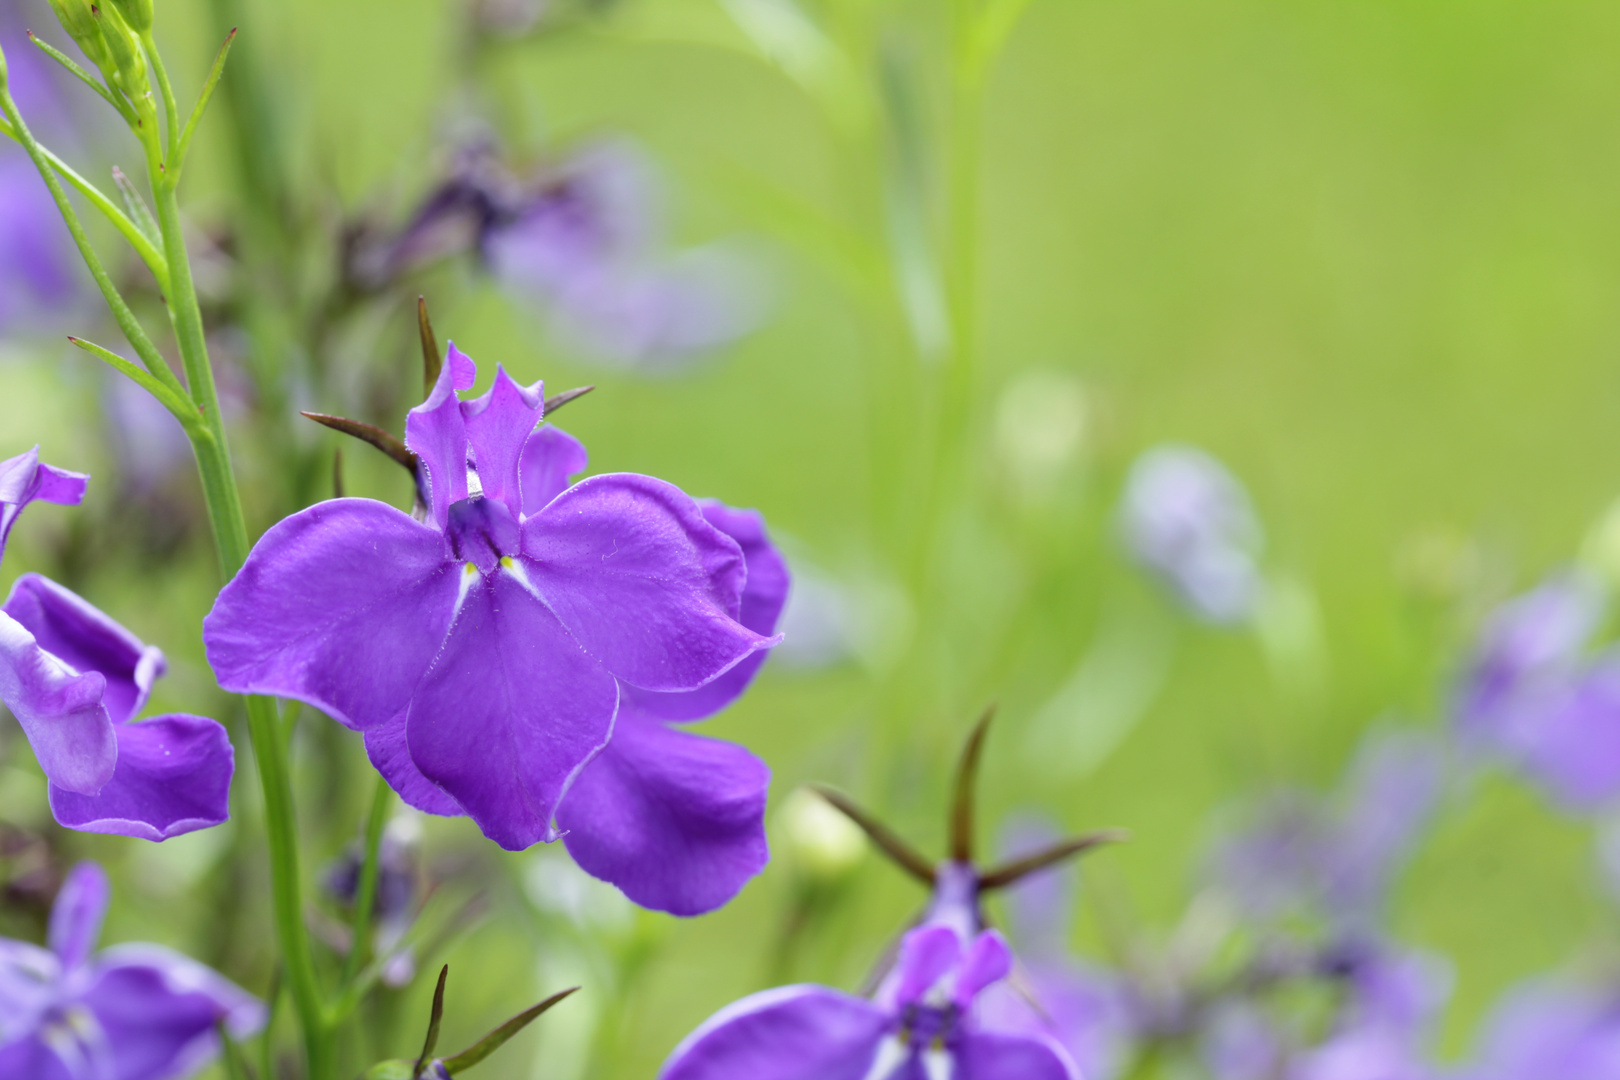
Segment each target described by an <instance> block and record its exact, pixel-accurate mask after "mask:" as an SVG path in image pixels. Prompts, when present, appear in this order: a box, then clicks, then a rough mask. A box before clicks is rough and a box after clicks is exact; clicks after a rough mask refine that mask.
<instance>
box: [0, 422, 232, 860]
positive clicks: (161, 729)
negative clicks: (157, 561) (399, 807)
mask: <svg viewBox="0 0 1620 1080" xmlns="http://www.w3.org/2000/svg"><path fill="white" fill-rule="evenodd" d="M86 479H87V478H86V477H84V476H82V475H80V474H78V473H69V472H66V471H64V470H61V469H56V468H53V467H52V466H49V465H41V464H39V459H38V453H37V449H36V450H30V451H29V452H28V453H26V454H23V455H20V456H19V457H16V458H12V459H11V460H10V461H8V462H5V463H0V544H3V541H4V533H5V530H6V529H7V528H9V527H10V524H11V522H12V521H13V520H15V518H16V514H17V513H18V512H19V511H20V510H21V508H22V507H23V506H25V505H27V503H28V502H29V501H31V500H33V499H47V500H51V501H55V502H64V503H70V504H71V503H77V502H78V501H79V500H80V499H81V498H82V497H83V495H84V486H85V481H86ZM164 666H165V665H164V660H163V653H162V652H161V651H159V650H158V649H157V648H155V647H153V646H149V645H145V644H143V643H142V642H141V641H140V640H139V639H138V638H136V637H135V635H133V634H131V633H130V632H129V631H128V630H126V629H124V628H123V627H122V626H120V625H118V623H116V622H114V621H113V620H112V619H111V618H109V617H108V616H106V615H105V614H103V613H102V612H101V611H99V610H97V609H96V608H95V607H93V606H91V605H90V604H89V603H88V602H87V601H85V600H84V599H82V598H80V597H79V596H77V595H75V594H74V593H72V592H70V591H69V590H67V589H64V588H63V587H62V586H60V585H58V584H56V583H55V582H53V581H50V580H49V579H47V578H43V577H40V576H39V575H38V574H24V575H23V576H22V577H20V578H18V579H17V581H16V583H15V584H14V585H13V586H12V589H11V595H10V596H8V597H7V598H6V602H5V603H4V604H3V605H0V701H4V702H5V704H6V706H7V707H8V708H9V709H10V710H11V713H12V715H13V716H15V717H16V718H17V722H18V723H19V724H20V725H22V729H23V733H24V734H25V735H27V737H28V742H29V745H30V746H32V747H33V749H34V755H35V756H36V757H37V758H38V759H39V765H40V768H41V769H42V770H44V772H45V776H46V778H47V779H49V781H50V803H51V812H52V814H54V815H55V817H56V820H57V821H58V822H60V823H61V824H63V825H66V826H67V827H68V828H72V829H78V830H80V831H83V832H100V833H114V834H117V835H120V836H138V837H142V838H144V839H147V840H165V839H167V838H169V837H171V836H179V835H180V834H182V833H188V832H192V831H194V830H197V829H204V828H208V827H209V826H211V825H218V824H219V823H220V822H222V821H225V820H226V819H227V818H229V816H230V812H229V806H228V803H229V796H230V786H231V774H232V772H233V771H234V768H235V759H234V755H233V753H232V750H231V744H230V739H229V738H228V737H227V736H226V734H225V729H224V728H223V727H221V726H220V725H219V724H218V723H216V722H215V721H213V720H209V719H207V718H205V717H201V716H187V715H183V714H170V715H166V716H158V717H154V718H152V719H150V720H146V721H142V722H140V723H134V722H132V721H133V719H134V717H135V714H136V713H138V712H140V710H141V707H142V706H144V705H145V704H146V699H147V695H148V694H149V693H150V692H151V689H152V683H153V681H155V680H156V679H157V678H158V676H160V675H162V674H163V671H164Z"/></svg>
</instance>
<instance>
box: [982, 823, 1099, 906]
mask: <svg viewBox="0 0 1620 1080" xmlns="http://www.w3.org/2000/svg"><path fill="white" fill-rule="evenodd" d="M1128 839H1130V833H1128V832H1126V831H1125V830H1124V829H1104V830H1103V831H1101V832H1094V833H1087V834H1086V835H1085V836H1075V837H1071V838H1069V839H1068V840H1061V841H1059V842H1058V843H1056V844H1053V845H1052V846H1051V847H1049V848H1047V849H1046V850H1045V851H1038V852H1036V853H1035V854H1033V855H1028V856H1025V857H1024V858H1022V859H1015V860H1013V861H1012V862H1007V863H1002V864H1001V865H1000V866H995V867H991V868H990V869H989V870H986V871H985V872H984V873H983V874H981V875H980V877H979V891H980V892H981V893H986V892H990V891H992V890H994V889H1004V888H1006V887H1007V886H1008V885H1015V884H1017V883H1018V882H1020V881H1022V880H1023V879H1024V878H1026V877H1028V876H1029V875H1031V874H1034V873H1038V872H1039V871H1042V870H1045V869H1047V868H1048V867H1052V866H1056V865H1057V864H1059V863H1061V862H1065V861H1067V860H1069V859H1072V858H1074V857H1075V856H1077V855H1083V854H1084V853H1086V852H1088V851H1090V850H1091V849H1092V848H1096V847H1101V846H1102V845H1104V844H1118V843H1122V842H1124V841H1126V840H1128Z"/></svg>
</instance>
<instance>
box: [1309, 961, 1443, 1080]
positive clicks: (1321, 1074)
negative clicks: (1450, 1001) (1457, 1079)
mask: <svg viewBox="0 0 1620 1080" xmlns="http://www.w3.org/2000/svg"><path fill="white" fill-rule="evenodd" d="M1337 953H1338V955H1337V957H1336V958H1334V961H1333V962H1334V963H1335V964H1336V965H1337V966H1338V967H1339V971H1338V974H1339V975H1340V976H1341V977H1342V978H1344V980H1345V982H1346V984H1347V985H1346V991H1347V992H1346V995H1345V1003H1344V1005H1343V1007H1342V1008H1341V1009H1340V1011H1339V1015H1338V1017H1337V1019H1336V1022H1335V1024H1334V1027H1333V1030H1332V1031H1331V1032H1330V1033H1329V1035H1328V1037H1327V1038H1326V1039H1325V1040H1323V1041H1322V1042H1321V1043H1319V1044H1318V1045H1316V1046H1314V1047H1311V1048H1309V1049H1307V1050H1305V1051H1304V1052H1302V1053H1300V1054H1298V1055H1297V1056H1296V1057H1295V1058H1294V1060H1293V1061H1292V1063H1291V1065H1290V1069H1289V1072H1288V1080H1428V1078H1430V1077H1434V1076H1436V1075H1437V1072H1436V1070H1435V1069H1434V1067H1433V1066H1432V1064H1431V1063H1430V1056H1429V1050H1428V1043H1429V1039H1430V1036H1431V1034H1432V1029H1433V1025H1434V1022H1435V1020H1436V1018H1437V1017H1438V1015H1439V1012H1440V1009H1441V1008H1442V1007H1443V1006H1444V1005H1445V1003H1446V999H1447V998H1448V997H1449V995H1450V992H1451V973H1450V969H1449V967H1448V966H1447V965H1446V964H1444V963H1443V962H1441V961H1440V960H1438V959H1436V958H1435V957H1432V956H1428V955H1426V954H1422V953H1417V952H1411V951H1401V950H1398V949H1396V948H1394V947H1393V946H1390V945H1388V944H1386V943H1384V942H1382V941H1379V940H1376V939H1363V940H1361V941H1359V942H1354V943H1350V944H1346V945H1341V946H1340V947H1339V948H1338V950H1337Z"/></svg>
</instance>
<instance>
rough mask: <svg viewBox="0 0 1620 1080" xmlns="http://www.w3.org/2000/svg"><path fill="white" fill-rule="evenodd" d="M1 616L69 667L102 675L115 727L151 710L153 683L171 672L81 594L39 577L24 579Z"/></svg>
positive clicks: (155, 651) (152, 649) (158, 654)
mask: <svg viewBox="0 0 1620 1080" xmlns="http://www.w3.org/2000/svg"><path fill="white" fill-rule="evenodd" d="M0 611H4V612H5V613H6V614H7V615H10V616H11V617H12V618H13V619H15V620H17V622H18V623H20V624H21V625H22V626H23V628H24V629H26V630H27V631H28V632H29V633H30V634H33V635H34V640H35V641H36V642H37V643H38V644H39V647H40V648H42V649H44V650H45V651H46V652H48V653H50V654H51V655H52V656H54V657H56V658H57V659H58V660H60V661H62V662H63V663H64V664H66V665H67V666H68V667H70V668H72V669H73V670H75V671H80V672H85V671H95V672H99V673H100V674H101V675H102V676H103V677H104V678H105V679H106V680H107V686H106V689H105V690H104V691H103V692H102V699H101V700H102V703H103V704H104V705H106V706H107V715H108V718H109V719H111V720H112V722H113V723H115V724H121V723H123V722H124V721H126V720H128V719H130V718H131V717H133V716H134V715H135V714H136V713H138V712H140V711H141V709H142V708H143V707H145V705H146V699H147V696H148V695H149V694H151V692H152V683H153V682H155V681H156V680H157V679H158V678H159V677H161V676H162V675H163V673H164V672H165V671H167V670H168V664H167V662H165V660H164V659H163V650H161V649H159V648H158V647H157V646H155V645H146V644H143V643H142V642H141V640H140V639H139V638H137V637H136V636H135V635H134V634H132V633H130V632H129V631H128V630H126V629H124V628H123V627H122V626H120V625H119V624H118V623H117V622H115V621H114V620H113V619H112V618H110V617H109V616H108V615H106V614H105V613H103V612H102V611H101V610H100V609H98V608H96V607H95V606H94V605H92V604H90V603H89V602H88V601H86V600H85V599H83V598H82V597H80V596H79V595H78V594H77V593H74V592H71V591H70V590H68V589H65V588H63V587H62V586H60V585H58V584H57V583H56V582H54V581H52V580H50V579H49V578H45V577H41V576H40V575H38V574H24V575H23V576H22V577H20V578H18V579H17V581H16V584H14V585H12V587H11V595H10V596H8V597H7V598H6V602H5V605H4V606H3V607H0Z"/></svg>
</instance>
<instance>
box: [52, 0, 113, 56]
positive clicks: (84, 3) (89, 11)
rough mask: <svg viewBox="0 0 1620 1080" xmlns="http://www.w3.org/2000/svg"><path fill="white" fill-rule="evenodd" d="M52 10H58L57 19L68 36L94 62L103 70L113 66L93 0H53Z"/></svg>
mask: <svg viewBox="0 0 1620 1080" xmlns="http://www.w3.org/2000/svg"><path fill="white" fill-rule="evenodd" d="M51 10H52V11H54V12H56V21H57V22H59V23H61V24H62V29H63V30H66V31H67V35H68V37H70V38H72V39H73V43H74V44H75V45H77V46H78V47H79V51H80V52H82V53H84V55H85V56H87V57H89V58H90V62H91V63H92V64H94V65H96V67H98V68H100V69H101V70H102V71H106V70H108V68H110V67H111V66H112V65H111V60H110V58H109V57H108V55H107V45H106V42H105V41H103V40H102V37H101V25H100V23H99V22H98V20H97V19H96V16H95V7H94V5H93V4H92V2H91V0H51Z"/></svg>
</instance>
